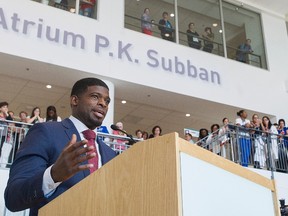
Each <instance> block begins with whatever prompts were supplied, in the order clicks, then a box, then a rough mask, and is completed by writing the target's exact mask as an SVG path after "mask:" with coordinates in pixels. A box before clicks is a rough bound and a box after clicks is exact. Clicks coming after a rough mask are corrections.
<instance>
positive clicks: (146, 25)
mask: <svg viewBox="0 0 288 216" xmlns="http://www.w3.org/2000/svg"><path fill="white" fill-rule="evenodd" d="M141 29H142V32H143V33H144V34H148V35H152V24H151V18H150V10H149V8H145V9H144V13H143V15H142V16H141Z"/></svg>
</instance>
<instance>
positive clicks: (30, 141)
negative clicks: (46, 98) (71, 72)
mask: <svg viewBox="0 0 288 216" xmlns="http://www.w3.org/2000/svg"><path fill="white" fill-rule="evenodd" d="M72 134H76V135H77V141H80V135H79V134H78V132H77V130H76V128H75V126H74V124H73V123H72V121H71V120H70V119H65V120H63V121H62V122H47V123H38V124H35V125H34V126H33V127H32V128H31V129H30V130H29V132H28V134H27V136H26V137H25V139H24V141H23V143H22V145H21V148H20V149H19V151H18V152H17V156H16V159H15V161H14V163H13V164H12V166H11V169H10V176H9V180H8V183H7V187H6V190H5V203H6V206H7V208H8V209H9V210H10V211H20V210H23V209H27V208H30V215H37V214H38V209H39V208H41V207H42V206H44V205H45V204H47V203H48V202H50V201H51V200H53V199H54V198H55V197H57V196H59V195H60V194H61V193H63V192H65V191H66V190H68V189H69V188H70V187H72V186H73V185H75V184H77V183H78V182H79V181H81V180H82V179H84V178H85V177H86V176H88V175H89V173H90V172H89V170H85V171H80V172H78V173H76V174H75V175H74V176H73V177H71V178H70V179H68V180H66V181H64V182H62V183H61V184H60V185H59V186H58V187H57V189H56V190H55V192H54V193H53V194H52V195H51V196H50V197H49V198H45V197H44V194H43V191H42V179H43V174H44V172H45V170H46V169H47V168H48V167H49V166H51V165H52V164H54V163H55V161H56V160H57V158H58V156H59V155H60V153H61V152H62V150H63V148H64V147H65V146H66V145H67V143H68V142H69V141H70V139H71V137H72ZM97 142H98V144H99V152H100V154H101V159H102V164H103V165H104V164H105V163H107V162H108V161H109V160H111V159H112V158H114V157H115V156H116V154H115V152H114V151H113V150H112V149H111V148H109V147H108V146H107V145H106V144H105V143H103V141H101V140H100V139H98V138H97ZM85 163H87V161H86V162H85Z"/></svg>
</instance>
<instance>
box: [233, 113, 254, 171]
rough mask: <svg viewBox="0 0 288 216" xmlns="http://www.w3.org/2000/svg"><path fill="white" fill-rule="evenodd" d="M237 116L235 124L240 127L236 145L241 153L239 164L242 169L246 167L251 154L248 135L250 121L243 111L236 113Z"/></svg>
mask: <svg viewBox="0 0 288 216" xmlns="http://www.w3.org/2000/svg"><path fill="white" fill-rule="evenodd" d="M237 116H239V118H237V119H236V120H235V124H236V125H237V126H240V128H239V143H238V146H239V148H240V153H241V154H240V155H241V158H240V159H241V161H240V164H241V165H242V166H244V167H248V164H249V158H250V153H251V138H250V134H249V133H248V129H249V128H251V124H250V120H249V119H247V117H248V115H247V112H246V111H245V110H240V111H239V112H237Z"/></svg>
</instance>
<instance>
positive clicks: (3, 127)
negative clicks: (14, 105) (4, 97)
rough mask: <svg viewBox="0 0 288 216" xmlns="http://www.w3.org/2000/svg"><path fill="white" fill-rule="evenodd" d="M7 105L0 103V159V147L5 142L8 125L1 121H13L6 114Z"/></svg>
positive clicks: (0, 149)
mask: <svg viewBox="0 0 288 216" xmlns="http://www.w3.org/2000/svg"><path fill="white" fill-rule="evenodd" d="M8 105H9V104H8V103H7V102H6V101H4V102H1V103H0V134H1V146H0V157H1V152H2V146H3V143H4V142H5V140H6V136H7V133H8V130H7V126H8V123H7V122H6V121H1V120H10V121H12V120H13V119H12V118H11V116H9V114H8Z"/></svg>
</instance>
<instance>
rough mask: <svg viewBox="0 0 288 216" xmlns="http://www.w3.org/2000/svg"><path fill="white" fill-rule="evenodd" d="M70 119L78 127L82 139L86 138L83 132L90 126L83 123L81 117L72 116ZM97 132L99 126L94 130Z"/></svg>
mask: <svg viewBox="0 0 288 216" xmlns="http://www.w3.org/2000/svg"><path fill="white" fill-rule="evenodd" d="M69 119H70V120H71V121H72V122H73V124H74V126H75V127H76V129H77V131H78V133H79V134H80V136H81V139H84V137H83V134H82V132H83V131H85V130H88V129H89V128H88V127H87V126H86V125H85V124H83V122H81V121H80V120H79V119H77V118H75V117H74V116H72V115H71V116H70V117H69ZM93 131H94V132H95V133H96V134H97V128H95V129H94V130H93Z"/></svg>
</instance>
